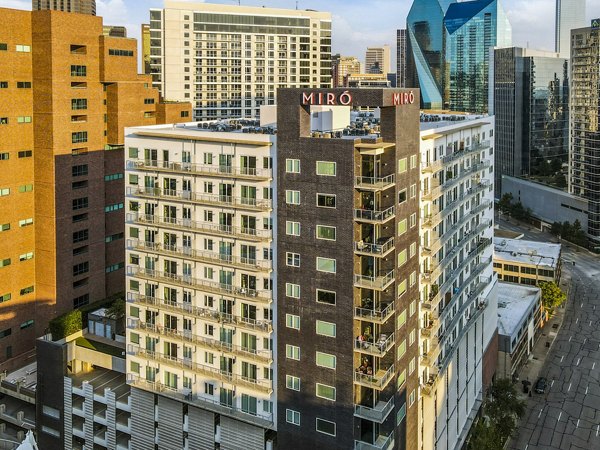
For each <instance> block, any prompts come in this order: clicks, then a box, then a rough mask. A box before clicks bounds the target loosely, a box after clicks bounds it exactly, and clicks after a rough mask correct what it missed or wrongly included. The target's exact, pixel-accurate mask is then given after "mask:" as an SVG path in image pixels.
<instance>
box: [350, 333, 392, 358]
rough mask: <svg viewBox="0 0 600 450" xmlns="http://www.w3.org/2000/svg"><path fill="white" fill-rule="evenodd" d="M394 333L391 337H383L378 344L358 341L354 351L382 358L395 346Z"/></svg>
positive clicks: (355, 342)
mask: <svg viewBox="0 0 600 450" xmlns="http://www.w3.org/2000/svg"><path fill="white" fill-rule="evenodd" d="M394 342H395V340H394V333H392V334H390V335H389V336H386V335H381V336H380V337H379V340H378V341H377V342H367V341H361V340H358V339H355V340H354V350H356V351H357V352H360V353H368V354H370V355H374V356H378V357H382V356H384V355H385V354H386V353H387V352H388V351H389V350H390V348H392V346H393V345H394Z"/></svg>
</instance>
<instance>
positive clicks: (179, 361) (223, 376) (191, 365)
mask: <svg viewBox="0 0 600 450" xmlns="http://www.w3.org/2000/svg"><path fill="white" fill-rule="evenodd" d="M127 351H128V353H129V354H131V355H134V356H139V357H142V358H148V359H151V360H154V361H157V362H161V363H163V364H167V365H169V366H171V367H177V368H183V369H189V370H194V371H196V372H198V373H201V374H203V375H207V376H209V377H212V378H215V379H217V380H221V381H223V382H225V383H230V384H234V385H235V384H239V385H242V386H244V387H248V388H251V389H256V390H260V391H262V392H267V393H271V392H273V385H272V381H271V380H265V379H253V378H249V377H245V376H242V375H238V374H235V373H232V372H228V371H226V370H221V369H217V368H216V367H212V366H205V365H203V364H198V363H196V362H194V361H192V360H191V359H186V358H178V357H175V356H170V355H165V354H164V353H159V352H155V351H153V350H146V349H143V348H141V347H137V346H133V345H130V346H129V348H128V350H127Z"/></svg>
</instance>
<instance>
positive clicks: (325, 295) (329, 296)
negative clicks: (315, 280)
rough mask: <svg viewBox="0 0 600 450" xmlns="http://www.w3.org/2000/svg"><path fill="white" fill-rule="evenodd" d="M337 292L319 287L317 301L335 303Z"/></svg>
mask: <svg viewBox="0 0 600 450" xmlns="http://www.w3.org/2000/svg"><path fill="white" fill-rule="evenodd" d="M335 296H336V294H335V292H333V291H325V290H323V289H317V302H318V303H327V304H328V305H335Z"/></svg>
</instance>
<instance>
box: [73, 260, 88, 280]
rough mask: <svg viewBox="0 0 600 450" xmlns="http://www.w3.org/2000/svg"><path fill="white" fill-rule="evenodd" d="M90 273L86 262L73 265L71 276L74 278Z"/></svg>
mask: <svg viewBox="0 0 600 450" xmlns="http://www.w3.org/2000/svg"><path fill="white" fill-rule="evenodd" d="M89 271H90V263H89V262H88V261H85V262H82V263H79V264H75V265H74V266H73V276H74V277H76V276H78V275H83V274H84V273H88V272H89Z"/></svg>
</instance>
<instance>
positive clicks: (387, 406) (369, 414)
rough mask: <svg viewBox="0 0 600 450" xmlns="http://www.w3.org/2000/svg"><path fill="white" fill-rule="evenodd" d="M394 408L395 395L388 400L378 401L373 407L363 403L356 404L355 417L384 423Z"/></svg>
mask: <svg viewBox="0 0 600 450" xmlns="http://www.w3.org/2000/svg"><path fill="white" fill-rule="evenodd" d="M393 409H394V397H392V398H390V399H389V400H388V401H387V402H382V401H380V402H378V403H377V404H376V405H375V407H373V408H369V407H368V406H363V405H354V417H360V418H361V419H366V420H370V421H372V422H377V423H383V422H384V421H385V419H386V418H387V416H388V415H389V414H390V412H391V411H392V410H393Z"/></svg>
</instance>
